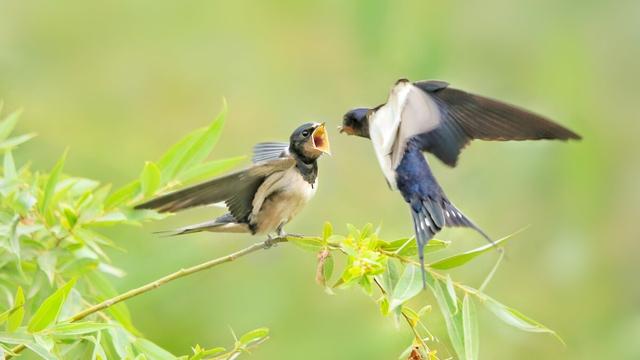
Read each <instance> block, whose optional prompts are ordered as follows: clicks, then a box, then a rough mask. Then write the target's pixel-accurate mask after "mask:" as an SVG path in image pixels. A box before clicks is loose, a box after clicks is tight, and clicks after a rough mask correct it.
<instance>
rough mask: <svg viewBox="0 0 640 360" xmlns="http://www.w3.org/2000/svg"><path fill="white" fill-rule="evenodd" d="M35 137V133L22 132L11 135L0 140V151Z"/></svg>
mask: <svg viewBox="0 0 640 360" xmlns="http://www.w3.org/2000/svg"><path fill="white" fill-rule="evenodd" d="M34 137H36V134H24V135H18V136H15V137H12V138H10V139H7V140H4V141H2V142H0V151H7V150H10V149H13V148H14V147H16V146H18V145H21V144H23V143H26V142H27V141H29V140H31V139H33V138H34Z"/></svg>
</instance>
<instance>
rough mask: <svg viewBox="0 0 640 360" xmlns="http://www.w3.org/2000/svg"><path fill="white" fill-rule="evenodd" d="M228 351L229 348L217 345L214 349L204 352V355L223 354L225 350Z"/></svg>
mask: <svg viewBox="0 0 640 360" xmlns="http://www.w3.org/2000/svg"><path fill="white" fill-rule="evenodd" d="M225 351H227V349H225V348H223V347H220V346H219V347H215V348H213V349H208V350H205V351H203V352H202V355H204V356H212V355H217V354H221V353H223V352H225Z"/></svg>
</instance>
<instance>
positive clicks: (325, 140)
mask: <svg viewBox="0 0 640 360" xmlns="http://www.w3.org/2000/svg"><path fill="white" fill-rule="evenodd" d="M312 139H313V147H314V149H316V150H319V151H322V152H323V153H325V154H329V155H331V148H330V147H329V136H328V135H327V129H326V128H325V126H324V123H322V124H320V125H319V126H318V127H317V128H315V130H313V134H312Z"/></svg>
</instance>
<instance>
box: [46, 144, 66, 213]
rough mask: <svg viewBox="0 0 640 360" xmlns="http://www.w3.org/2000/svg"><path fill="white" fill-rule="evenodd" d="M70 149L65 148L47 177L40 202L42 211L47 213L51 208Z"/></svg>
mask: <svg viewBox="0 0 640 360" xmlns="http://www.w3.org/2000/svg"><path fill="white" fill-rule="evenodd" d="M67 152H68V150H65V152H64V154H62V157H61V158H60V160H58V162H57V163H56V165H55V166H54V167H53V170H51V174H49V179H47V184H46V185H45V187H44V194H43V196H42V201H41V202H40V212H41V213H42V214H45V213H46V211H47V210H48V209H49V205H50V203H51V199H52V198H53V195H54V194H55V190H56V185H57V184H58V180H59V179H60V173H61V172H62V168H63V167H64V162H65V159H66V158H67Z"/></svg>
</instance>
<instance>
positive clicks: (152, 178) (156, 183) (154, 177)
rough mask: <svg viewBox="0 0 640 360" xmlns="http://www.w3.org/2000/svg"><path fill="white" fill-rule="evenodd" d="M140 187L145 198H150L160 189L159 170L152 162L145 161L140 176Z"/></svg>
mask: <svg viewBox="0 0 640 360" xmlns="http://www.w3.org/2000/svg"><path fill="white" fill-rule="evenodd" d="M140 185H141V186H142V194H143V195H144V197H145V198H147V197H150V196H152V195H154V194H155V193H156V191H158V189H159V188H160V168H158V165H156V164H155V163H154V162H152V161H147V162H146V163H145V164H144V168H143V169H142V174H140Z"/></svg>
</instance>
